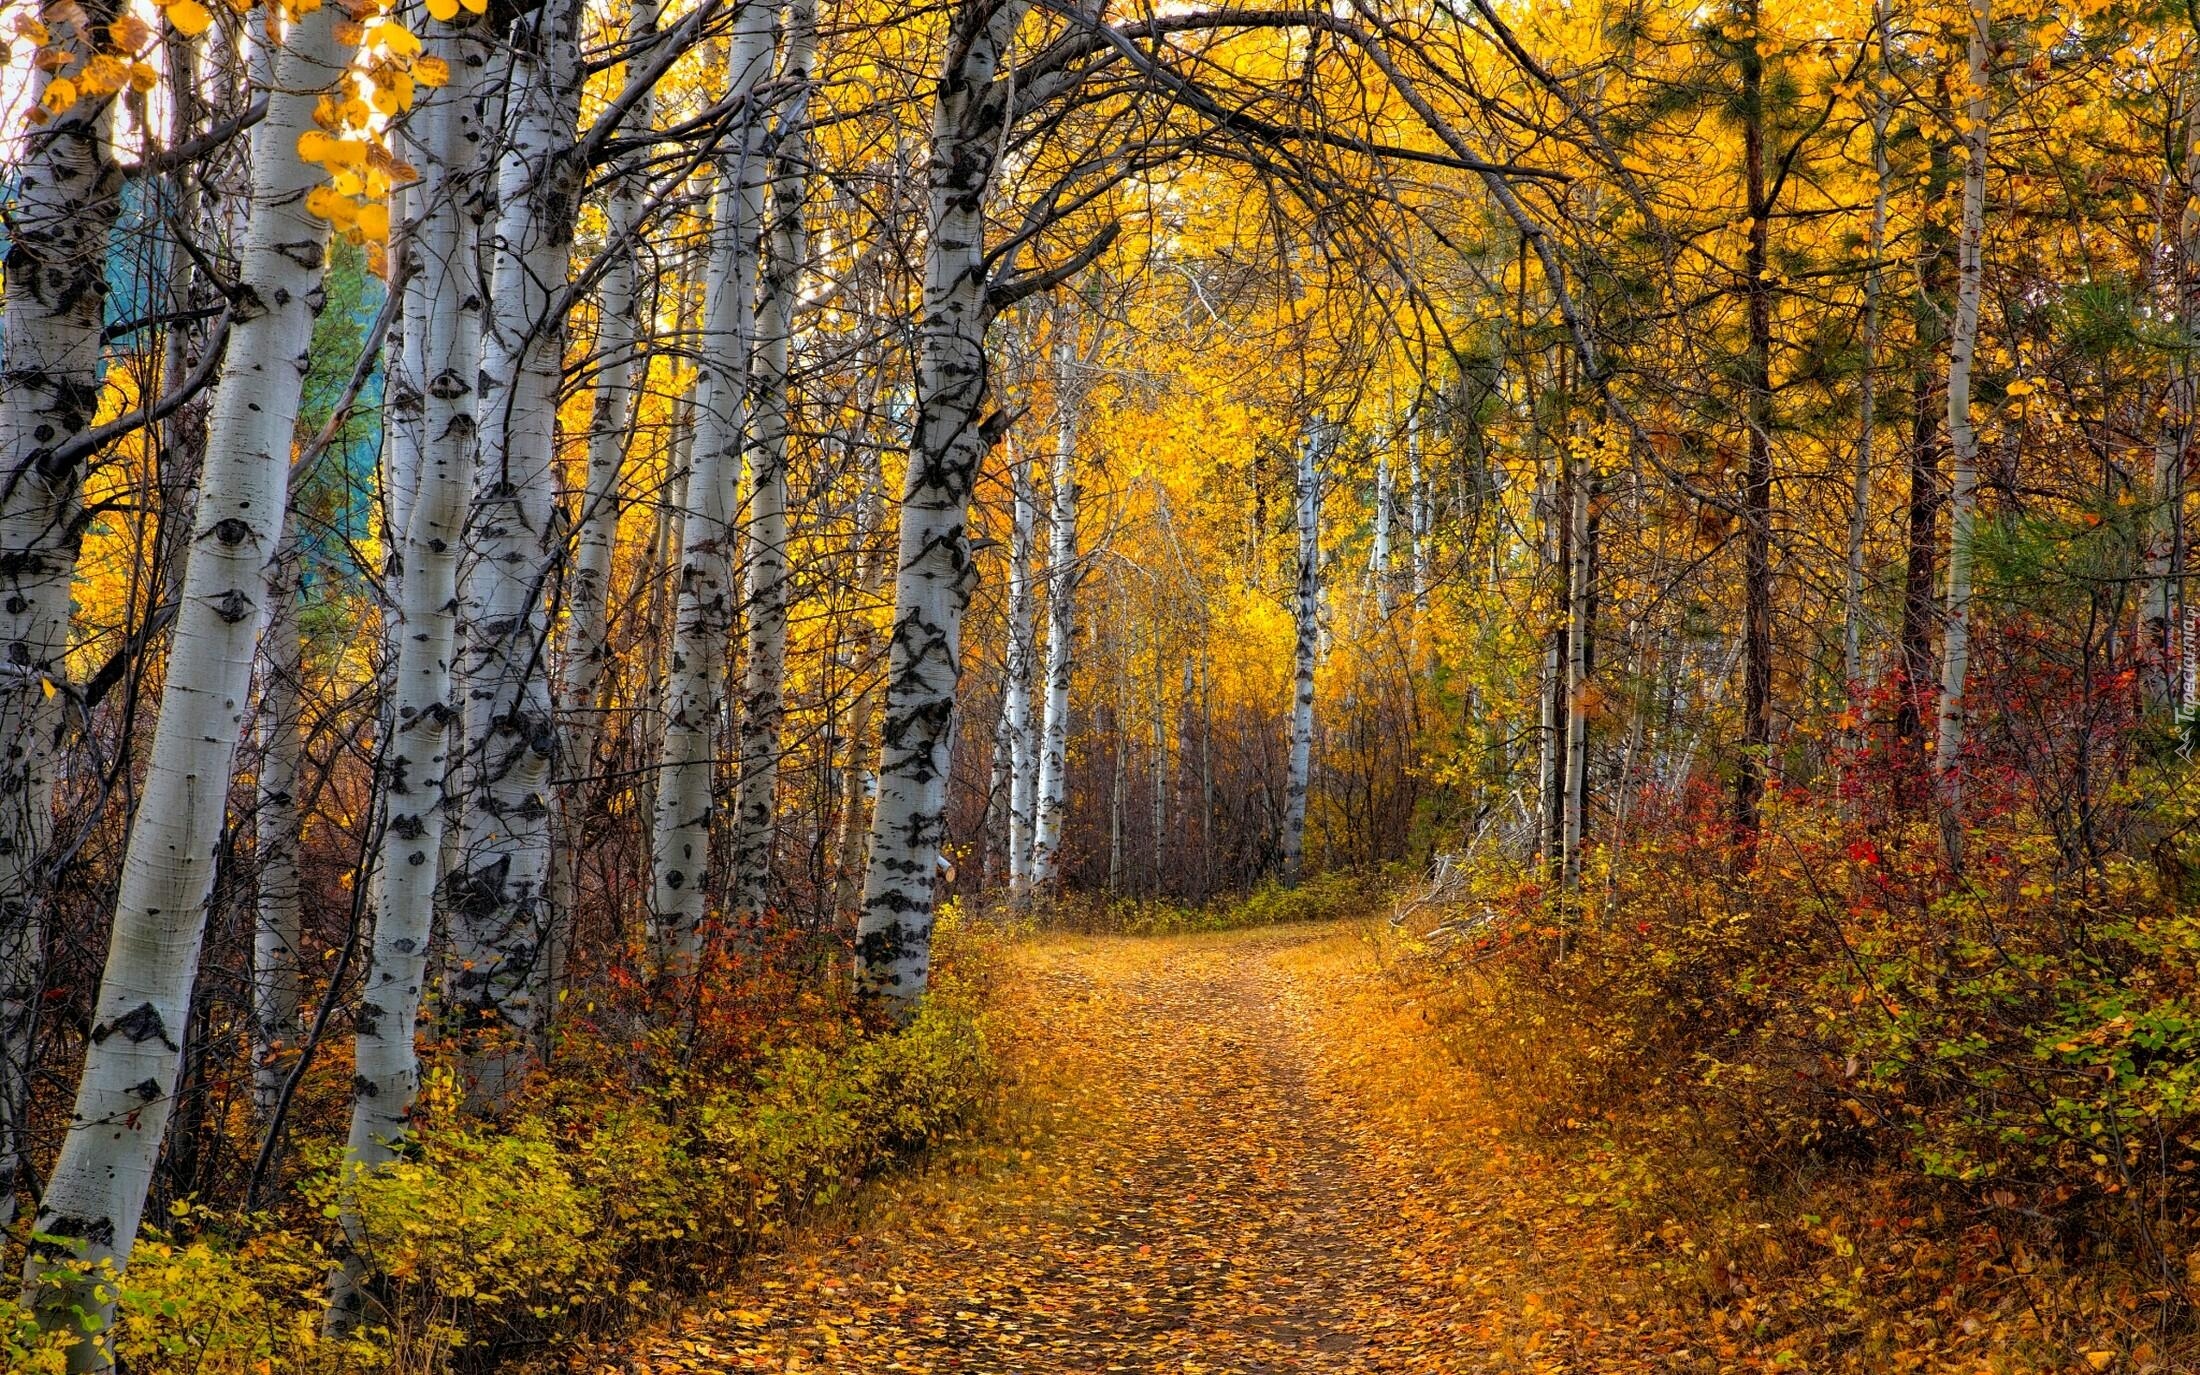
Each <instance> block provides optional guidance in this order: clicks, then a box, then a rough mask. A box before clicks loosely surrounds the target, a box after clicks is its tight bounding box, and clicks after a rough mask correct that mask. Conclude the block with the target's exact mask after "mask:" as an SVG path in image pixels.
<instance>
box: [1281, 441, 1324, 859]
mask: <svg viewBox="0 0 2200 1375" xmlns="http://www.w3.org/2000/svg"><path fill="white" fill-rule="evenodd" d="M1327 426H1328V422H1327V421H1325V420H1322V419H1320V418H1316V419H1315V420H1314V421H1313V423H1312V424H1310V425H1309V426H1308V427H1307V431H1306V435H1305V437H1304V438H1303V439H1302V440H1301V441H1300V444H1299V466H1298V476H1297V480H1296V481H1295V482H1294V483H1293V488H1294V490H1293V493H1292V495H1293V498H1294V500H1293V507H1294V509H1295V511H1296V512H1297V523H1298V532H1299V550H1298V560H1297V563H1298V573H1297V587H1296V590H1295V592H1294V594H1293V597H1292V602H1291V608H1292V618H1293V624H1294V626H1295V628H1296V631H1297V634H1296V636H1295V637H1294V644H1293V647H1292V671H1291V758H1290V764H1289V772H1288V773H1287V774H1286V775H1285V779H1284V793H1283V837H1282V841H1283V881H1284V883H1285V885H1286V886H1288V887H1294V888H1295V887H1297V886H1298V882H1299V877H1300V875H1301V872H1302V871H1303V870H1304V868H1305V864H1306V795H1307V792H1308V790H1309V789H1310V788H1311V786H1312V782H1313V765H1314V661H1315V659H1316V657H1317V656H1318V653H1319V649H1320V635H1321V630H1320V624H1319V622H1320V614H1321V590H1322V589H1321V558H1322V551H1321V521H1322V496H1321V483H1322V472H1321V460H1322V453H1321V450H1322V446H1323V444H1325V443H1326V442H1327V440H1328V435H1327Z"/></svg>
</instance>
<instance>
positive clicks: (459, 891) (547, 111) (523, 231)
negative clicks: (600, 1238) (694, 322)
mask: <svg viewBox="0 0 2200 1375" xmlns="http://www.w3.org/2000/svg"><path fill="white" fill-rule="evenodd" d="M579 23H580V3H579V0H545V3H544V4H543V5H542V6H541V7H540V8H539V9H536V10H534V11H532V12H530V13H528V14H526V15H524V16H522V17H521V18H520V19H519V20H518V21H516V22H515V23H514V25H513V29H512V43H511V50H510V54H509V57H508V61H509V63H510V66H509V69H508V71H509V76H508V81H507V83H506V94H505V102H506V105H505V114H504V127H505V128H506V129H507V130H508V132H509V143H508V145H507V147H506V148H505V150H504V155H503V158H502V161H501V162H500V164H499V166H498V168H497V220H496V228H495V233H494V245H495V249H496V253H495V257H494V262H493V266H492V268H491V274H490V293H489V302H488V311H487V318H486V320H485V328H484V332H483V339H482V367H481V402H480V404H481V411H480V416H481V441H482V443H481V451H480V458H479V462H478V463H477V465H476V467H475V471H474V488H473V502H472V509H471V510H470V511H469V513H468V517H467V554H468V563H467V567H466V569H465V572H464V577H463V579H462V581H461V585H460V589H459V596H460V606H461V609H462V612H463V615H462V619H461V635H462V641H461V646H462V647H461V662H462V663H463V664H464V666H465V668H464V680H465V715H464V720H463V740H464V745H463V751H462V755H461V760H462V763H461V767H462V770H463V785H464V789H465V792H464V798H465V807H464V822H463V831H462V840H461V843H460V853H459V858H458V867H457V868H456V870H455V871H454V872H452V873H451V875H450V876H449V878H448V880H447V881H446V884H445V893H446V898H447V900H448V903H449V912H450V926H451V959H450V965H449V967H448V970H447V971H446V975H445V979H444V995H445V1000H446V1005H447V1010H448V1013H449V1015H450V1017H451V1019H452V1024H453V1028H454V1030H455V1032H456V1040H457V1043H458V1051H459V1056H460V1061H461V1063H460V1073H461V1076H462V1079H463V1082H464V1083H465V1086H466V1091H467V1094H468V1101H469V1102H470V1103H472V1104H474V1105H475V1106H477V1107H481V1108H486V1109H492V1110H493V1109H494V1108H496V1107H498V1106H501V1105H502V1104H503V1103H504V1102H506V1101H507V1100H508V1098H509V1097H510V1095H511V1094H512V1092H513V1091H514V1090H515V1089H516V1088H517V1087H518V1085H519V1082H520V1080H521V1078H522V1077H523V1076H524V1074H525V1073H526V1070H527V1068H528V1066H529V1065H530V1064H531V1063H532V1061H533V1058H534V1037H535V1032H536V1022H537V1019H538V1018H539V1017H540V1016H541V1015H542V1007H541V1003H542V994H543V989H542V987H541V983H542V973H543V968H542V960H543V958H544V952H545V949H546V947H547V946H548V944H549V943H550V942H551V941H552V940H553V939H554V933H553V929H552V928H553V925H554V923H555V921H556V920H557V917H556V913H555V911H554V907H555V904H554V903H553V902H552V900H551V899H552V894H551V892H550V882H549V880H550V868H551V866H550V840H551V824H550V821H551V806H552V798H551V790H550V777H551V764H552V761H553V760H554V759H555V757H556V755H557V746H558V735H557V719H556V716H555V714H554V712H553V710H552V707H551V701H550V665H549V662H548V647H549V625H548V615H547V603H548V596H547V593H548V585H549V580H550V577H551V574H552V572H553V570H554V568H555V566H556V563H557V561H558V559H559V558H560V556H561V555H562V553H563V549H562V545H563V540H564V531H563V530H562V528H561V522H559V520H558V519H557V459H556V429H557V403H558V392H559V384H560V382H561V380H562V374H563V368H564V361H565V360H564V344H565V322H564V319H563V318H562V316H561V315H558V314H557V313H556V306H557V303H558V301H559V300H560V299H561V296H562V292H563V288H564V286H565V281H566V275H567V272H568V268H569V258H570V252H571V248H572V234H573V216H572V212H571V207H572V205H573V204H574V202H575V200H576V199H577V198H578V196H579V194H580V180H581V172H582V170H583V169H582V168H581V167H580V165H579V163H578V162H577V161H576V160H575V157H574V141H573V132H574V125H575V122H576V121H577V119H578V118H579V102H580V73H579V64H580V57H579V43H578V31H579Z"/></svg>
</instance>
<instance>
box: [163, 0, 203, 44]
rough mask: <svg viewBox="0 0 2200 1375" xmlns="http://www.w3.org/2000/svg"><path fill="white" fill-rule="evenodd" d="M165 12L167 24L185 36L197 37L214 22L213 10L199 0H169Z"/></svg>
mask: <svg viewBox="0 0 2200 1375" xmlns="http://www.w3.org/2000/svg"><path fill="white" fill-rule="evenodd" d="M165 13H166V14H167V16H168V22H169V24H170V25H171V26H173V27H174V29H175V31H176V32H177V33H180V34H182V35H183V36H184V37H185V38H197V37H198V36H199V35H200V34H202V33H205V32H206V31H207V29H208V28H210V27H212V25H213V23H214V15H213V12H212V11H210V10H208V9H207V8H206V6H204V5H202V4H200V3H199V0H171V3H170V4H169V6H168V8H167V10H166V11H165Z"/></svg>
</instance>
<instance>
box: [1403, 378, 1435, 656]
mask: <svg viewBox="0 0 2200 1375" xmlns="http://www.w3.org/2000/svg"><path fill="white" fill-rule="evenodd" d="M1406 463H1407V469H1408V476H1407V479H1406V484H1407V487H1408V489H1409V491H1410V496H1409V498H1408V499H1409V501H1410V502H1411V505H1410V507H1409V513H1410V514H1409V523H1410V524H1411V526H1412V530H1413V609H1414V611H1415V612H1417V613H1419V614H1422V615H1426V614H1427V613H1428V589H1429V577H1428V546H1429V536H1430V533H1431V530H1430V526H1431V522H1430V520H1429V515H1430V512H1429V493H1428V474H1427V473H1426V472H1424V471H1423V470H1422V467H1421V408H1420V405H1419V403H1418V402H1416V403H1415V405H1414V408H1413V412H1412V414H1410V415H1408V416H1407V417H1406Z"/></svg>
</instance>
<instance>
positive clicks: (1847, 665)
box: [1841, 0, 1892, 695]
mask: <svg viewBox="0 0 2200 1375" xmlns="http://www.w3.org/2000/svg"><path fill="white" fill-rule="evenodd" d="M1889 22H1890V20H1889V16H1888V13H1887V0H1876V2H1875V3H1874V5H1873V7H1872V27H1873V34H1874V36H1873V40H1872V41H1873V42H1874V43H1875V44H1877V45H1878V48H1879V58H1878V63H1877V66H1876V67H1875V68H1874V71H1873V74H1872V88H1871V123H1872V223H1871V234H1870V237H1869V239H1867V240H1866V247H1865V251H1866V253H1867V254H1868V255H1869V257H1870V262H1869V263H1868V264H1867V265H1866V266H1865V269H1864V338H1863V350H1864V356H1863V358H1862V359H1861V360H1860V361H1859V363H1858V369H1857V387H1858V397H1857V407H1858V416H1857V429H1856V473H1855V477H1854V479H1853V481H1852V484H1851V491H1850V495H1849V550H1848V552H1849V569H1848V583H1847V586H1846V587H1845V588H1844V589H1843V596H1842V602H1841V677H1842V688H1843V691H1844V692H1845V693H1848V694H1850V695H1853V694H1855V693H1856V692H1857V691H1858V689H1859V688H1860V687H1861V686H1862V684H1863V681H1864V553H1865V548H1864V536H1865V533H1866V531H1867V530H1868V529H1869V527H1870V522H1871V500H1872V466H1873V464H1874V462H1875V461H1876V460H1877V454H1876V453H1875V452H1874V447H1875V445H1876V443H1877V440H1878V435H1879V298H1880V294H1881V284H1882V282H1883V281H1884V276H1885V274H1884V271H1883V269H1882V268H1881V266H1880V259H1881V258H1883V257H1884V256H1885V255H1886V252H1887V181H1888V166H1887V121H1888V117H1889V114H1890V112H1891V110H1892V106H1891V105H1890V104H1889V102H1888V100H1887V93H1886V91H1885V89H1884V88H1883V83H1884V82H1885V80H1886V76H1887V26H1888V24H1889Z"/></svg>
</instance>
